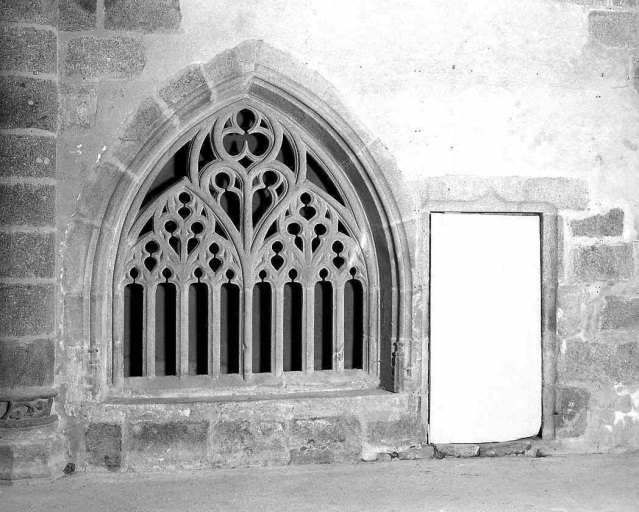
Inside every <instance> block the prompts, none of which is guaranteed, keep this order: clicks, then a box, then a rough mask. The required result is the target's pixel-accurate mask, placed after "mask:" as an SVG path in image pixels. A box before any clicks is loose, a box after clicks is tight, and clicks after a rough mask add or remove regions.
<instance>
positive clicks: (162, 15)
mask: <svg viewBox="0 0 639 512" xmlns="http://www.w3.org/2000/svg"><path fill="white" fill-rule="evenodd" d="M104 14H105V19H104V28H106V29H107V30H131V31H137V32H175V31H177V30H178V29H179V28H180V21H181V20H182V15H181V13H180V0H105V1H104Z"/></svg>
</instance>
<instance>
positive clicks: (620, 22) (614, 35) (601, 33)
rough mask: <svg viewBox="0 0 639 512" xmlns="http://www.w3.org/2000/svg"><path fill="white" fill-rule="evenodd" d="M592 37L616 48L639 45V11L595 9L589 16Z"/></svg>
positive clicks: (589, 28)
mask: <svg viewBox="0 0 639 512" xmlns="http://www.w3.org/2000/svg"><path fill="white" fill-rule="evenodd" d="M588 32H589V33H590V37H591V38H592V39H593V40H595V41H597V42H598V43H601V44H603V45H606V46H612V47H614V48H636V47H637V46H639V13H636V12H619V11H593V12H591V13H590V15H589V16H588Z"/></svg>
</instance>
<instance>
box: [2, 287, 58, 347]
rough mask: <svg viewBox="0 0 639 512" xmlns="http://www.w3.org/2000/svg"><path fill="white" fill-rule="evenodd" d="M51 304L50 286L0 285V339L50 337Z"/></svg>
mask: <svg viewBox="0 0 639 512" xmlns="http://www.w3.org/2000/svg"><path fill="white" fill-rule="evenodd" d="M54 305H55V290H54V286H53V285H49V284H40V285H31V284H1V283H0V337H4V336H39V335H42V334H51V333H52V332H53V329H54V322H53V320H54V318H53V314H54Z"/></svg>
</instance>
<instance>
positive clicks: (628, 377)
mask: <svg viewBox="0 0 639 512" xmlns="http://www.w3.org/2000/svg"><path fill="white" fill-rule="evenodd" d="M559 373H560V376H561V378H562V379H563V380H564V381H568V382H570V381H578V382H592V383H605V384H616V383H619V382H639V343H637V342H634V341H632V342H628V343H622V344H620V345H616V346H615V345H608V344H603V343H591V342H584V341H579V340H568V341H567V342H566V352H565V353H564V354H563V355H562V356H561V359H560V361H559Z"/></svg>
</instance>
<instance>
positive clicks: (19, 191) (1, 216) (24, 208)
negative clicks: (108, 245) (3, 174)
mask: <svg viewBox="0 0 639 512" xmlns="http://www.w3.org/2000/svg"><path fill="white" fill-rule="evenodd" d="M0 204H1V205H2V208H0V225H7V226H10V225H13V226H24V225H29V226H55V187H54V186H53V185H41V186H36V185H23V184H20V185H0Z"/></svg>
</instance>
